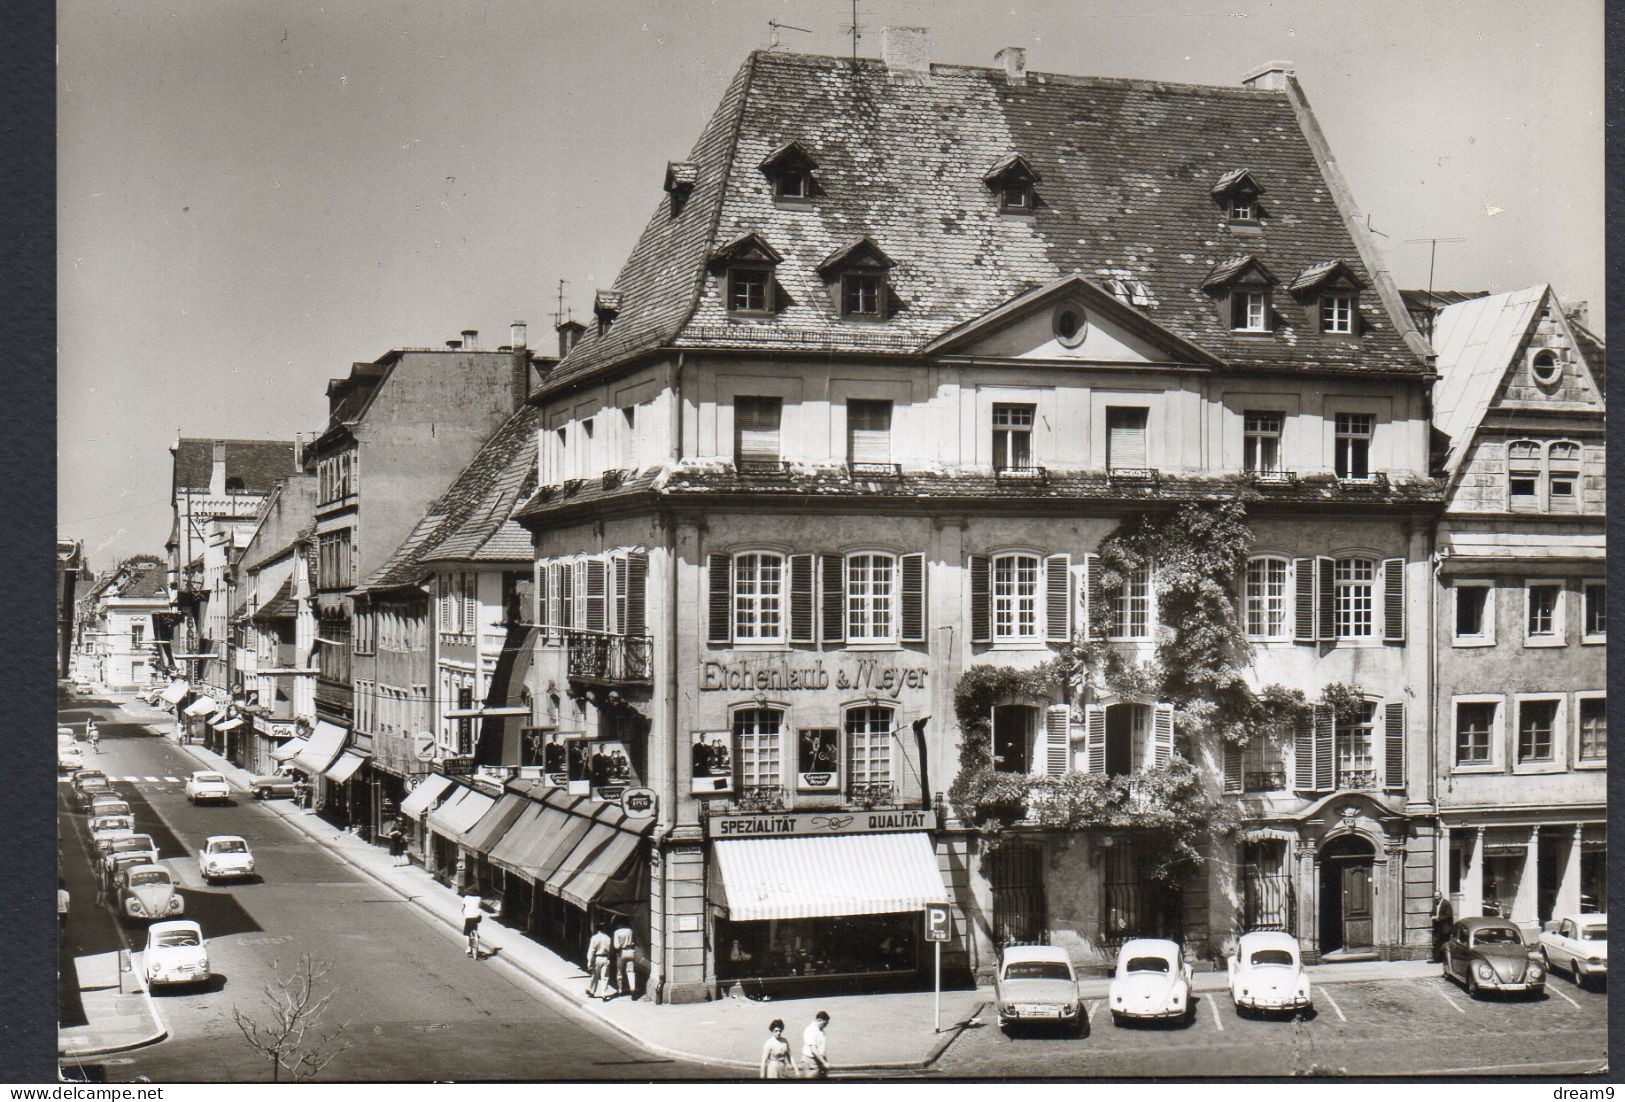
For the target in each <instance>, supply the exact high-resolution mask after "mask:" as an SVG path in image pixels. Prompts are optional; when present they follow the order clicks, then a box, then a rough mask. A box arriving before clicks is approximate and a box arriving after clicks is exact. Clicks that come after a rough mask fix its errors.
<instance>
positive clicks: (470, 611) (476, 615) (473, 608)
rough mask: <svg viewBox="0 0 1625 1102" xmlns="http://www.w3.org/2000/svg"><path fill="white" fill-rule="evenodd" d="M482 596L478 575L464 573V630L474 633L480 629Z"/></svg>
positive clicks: (470, 633)
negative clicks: (480, 595)
mask: <svg viewBox="0 0 1625 1102" xmlns="http://www.w3.org/2000/svg"><path fill="white" fill-rule="evenodd" d="M479 619H480V597H479V581H478V575H475V574H464V575H463V631H464V632H465V633H467V634H469V635H473V634H474V633H475V632H476V631H478V630H479Z"/></svg>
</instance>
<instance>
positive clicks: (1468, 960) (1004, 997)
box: [994, 914, 1608, 1034]
mask: <svg viewBox="0 0 1625 1102" xmlns="http://www.w3.org/2000/svg"><path fill="white" fill-rule="evenodd" d="M1558 968H1561V969H1562V970H1563V971H1565V972H1567V973H1569V975H1570V976H1571V977H1572V978H1573V979H1574V982H1576V983H1581V984H1583V983H1585V982H1586V981H1587V980H1588V979H1592V978H1596V977H1606V976H1607V974H1608V916H1607V915H1593V914H1582V915H1571V916H1568V917H1566V918H1562V919H1558V920H1555V921H1552V922H1549V923H1547V924H1546V926H1545V928H1544V930H1543V931H1542V932H1541V934H1540V936H1539V938H1538V939H1535V940H1526V939H1525V937H1524V934H1523V932H1522V931H1521V930H1520V929H1519V928H1518V926H1516V925H1515V924H1514V923H1512V922H1510V921H1508V920H1507V919H1504V918H1492V917H1485V918H1464V919H1462V920H1460V921H1459V922H1457V923H1455V925H1454V926H1453V927H1452V928H1451V930H1450V937H1449V939H1448V941H1447V942H1446V944H1445V955H1444V975H1445V976H1446V977H1447V978H1449V979H1453V980H1455V981H1457V982H1459V983H1461V984H1462V986H1463V987H1465V988H1466V990H1467V993H1468V994H1469V995H1471V996H1473V997H1474V998H1478V997H1479V996H1481V995H1483V994H1485V993H1488V992H1492V991H1507V992H1514V991H1520V992H1529V993H1536V994H1538V993H1543V992H1544V989H1545V983H1546V977H1547V976H1548V975H1550V974H1551V973H1552V971H1553V970H1554V969H1558ZM1225 972H1226V987H1227V989H1228V993H1229V996H1230V1001H1231V1002H1232V1003H1233V1004H1234V1006H1235V1008H1236V1011H1237V1013H1238V1014H1253V1013H1270V1012H1275V1013H1281V1014H1286V1015H1297V1014H1301V1013H1303V1012H1304V1011H1308V1010H1311V1009H1312V1008H1313V1007H1314V995H1313V992H1312V991H1311V989H1310V983H1309V975H1308V973H1307V972H1306V971H1305V970H1304V964H1303V953H1302V951H1301V949H1300V947H1299V945H1298V939H1297V938H1295V937H1293V936H1292V935H1291V934H1289V933H1285V932H1282V931H1278V930H1258V931H1253V932H1251V933H1246V934H1243V935H1242V936H1241V939H1240V941H1239V942H1238V943H1237V946H1236V951H1235V953H1234V954H1232V955H1231V956H1229V957H1228V958H1226V960H1225ZM994 999H995V1001H996V1004H997V1006H998V1015H999V1025H1000V1026H1001V1027H1008V1026H1012V1025H1017V1024H1022V1023H1043V1024H1049V1025H1059V1026H1062V1027H1064V1028H1068V1029H1071V1030H1072V1031H1074V1032H1076V1033H1080V1034H1081V1033H1082V1032H1083V1031H1084V1027H1085V1022H1086V1021H1087V1011H1086V1009H1085V1005H1084V1000H1083V996H1082V994H1081V993H1080V991H1079V988H1078V976H1077V972H1076V970H1075V969H1074V968H1073V965H1072V958H1071V956H1070V954H1068V952H1067V951H1066V950H1065V949H1062V948H1060V947H1058V946H1054V945H1012V946H1010V947H1008V948H1007V949H1005V951H1004V954H1003V956H1002V958H1001V959H1000V961H999V968H998V971H997V973H996V974H995V977H994ZM1106 1005H1107V1007H1108V1009H1110V1010H1111V1014H1112V1022H1113V1023H1114V1024H1116V1025H1126V1024H1128V1023H1130V1022H1136V1021H1179V1022H1189V1021H1191V1019H1192V1018H1193V1017H1194V1016H1195V1013H1196V1008H1195V1006H1194V1004H1193V1003H1192V1001H1191V965H1190V962H1189V961H1187V960H1186V959H1185V957H1184V950H1183V949H1182V948H1181V947H1180V945H1179V944H1178V943H1177V942H1174V941H1169V940H1167V939H1165V938H1132V939H1130V940H1129V941H1126V942H1124V943H1123V946H1122V948H1121V949H1119V950H1118V952H1117V963H1116V968H1115V969H1114V970H1113V973H1112V980H1111V985H1110V987H1109V989H1108V990H1107V992H1106Z"/></svg>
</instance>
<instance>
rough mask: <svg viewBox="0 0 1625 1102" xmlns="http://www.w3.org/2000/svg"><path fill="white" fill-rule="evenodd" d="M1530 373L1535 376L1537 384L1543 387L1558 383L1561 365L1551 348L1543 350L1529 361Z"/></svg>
mask: <svg viewBox="0 0 1625 1102" xmlns="http://www.w3.org/2000/svg"><path fill="white" fill-rule="evenodd" d="M1529 370H1530V373H1531V374H1533V375H1534V376H1535V382H1537V383H1539V384H1540V385H1541V386H1551V385H1552V384H1553V383H1555V382H1557V376H1558V374H1559V364H1558V360H1557V353H1556V352H1553V351H1552V350H1551V349H1549V348H1543V349H1541V350H1540V351H1539V352H1536V353H1535V355H1534V356H1533V357H1532V358H1531V359H1530V361H1529Z"/></svg>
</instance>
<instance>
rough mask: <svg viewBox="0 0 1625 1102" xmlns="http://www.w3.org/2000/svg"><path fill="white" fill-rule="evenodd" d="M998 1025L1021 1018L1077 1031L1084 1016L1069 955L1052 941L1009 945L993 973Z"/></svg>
mask: <svg viewBox="0 0 1625 1102" xmlns="http://www.w3.org/2000/svg"><path fill="white" fill-rule="evenodd" d="M993 999H994V1003H995V1005H997V1006H998V1008H999V1025H1000V1027H1001V1028H1002V1027H1004V1026H1010V1025H1015V1024H1017V1023H1021V1022H1043V1023H1047V1024H1050V1025H1063V1026H1066V1027H1067V1028H1069V1029H1071V1030H1073V1031H1075V1032H1081V1031H1082V1029H1083V1026H1084V1022H1085V1021H1087V1019H1086V1018H1085V1016H1084V1013H1083V998H1082V996H1081V995H1079V994H1078V976H1077V973H1076V972H1074V971H1073V970H1072V958H1071V957H1070V956H1068V955H1067V952H1066V950H1065V949H1061V948H1058V947H1056V946H1054V945H1012V946H1010V947H1009V948H1008V949H1006V950H1005V951H1004V959H1003V960H1001V961H1000V962H999V970H998V971H997V972H996V973H995V974H994V976H993Z"/></svg>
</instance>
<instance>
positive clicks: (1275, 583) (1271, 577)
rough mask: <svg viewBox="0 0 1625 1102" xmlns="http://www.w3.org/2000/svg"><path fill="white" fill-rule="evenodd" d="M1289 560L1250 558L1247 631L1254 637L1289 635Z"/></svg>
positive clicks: (1267, 637)
mask: <svg viewBox="0 0 1625 1102" xmlns="http://www.w3.org/2000/svg"><path fill="white" fill-rule="evenodd" d="M1286 631H1287V626H1286V560H1285V559H1276V558H1257V559H1249V560H1248V561H1247V634H1248V635H1249V636H1251V637H1252V638H1254V639H1279V638H1282V637H1284V636H1285V635H1286Z"/></svg>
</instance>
